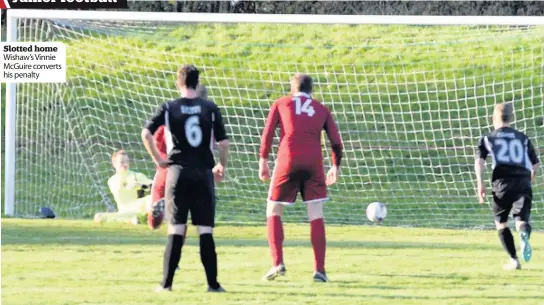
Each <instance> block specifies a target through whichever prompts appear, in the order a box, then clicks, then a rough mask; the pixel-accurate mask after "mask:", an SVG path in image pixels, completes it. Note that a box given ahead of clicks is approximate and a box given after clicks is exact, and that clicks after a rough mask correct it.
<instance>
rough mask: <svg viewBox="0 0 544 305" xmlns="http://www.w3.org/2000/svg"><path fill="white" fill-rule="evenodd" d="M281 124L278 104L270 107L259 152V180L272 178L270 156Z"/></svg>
mask: <svg viewBox="0 0 544 305" xmlns="http://www.w3.org/2000/svg"><path fill="white" fill-rule="evenodd" d="M279 123H280V114H279V111H278V105H277V103H276V102H274V103H273V104H272V106H270V111H269V112H268V117H267V119H266V123H265V125H264V129H263V134H262V137H261V148H260V150H259V157H260V158H259V178H261V180H263V181H264V180H268V179H269V178H270V168H269V167H268V156H269V155H270V151H271V150H272V141H273V140H274V132H275V130H276V128H277V127H278V124H279Z"/></svg>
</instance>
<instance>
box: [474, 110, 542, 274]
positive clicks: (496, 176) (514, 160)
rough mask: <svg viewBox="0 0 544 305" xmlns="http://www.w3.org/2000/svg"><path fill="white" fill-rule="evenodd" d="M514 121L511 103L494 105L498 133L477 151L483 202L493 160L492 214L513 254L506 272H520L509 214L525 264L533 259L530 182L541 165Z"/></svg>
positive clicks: (493, 134)
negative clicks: (489, 161) (489, 162)
mask: <svg viewBox="0 0 544 305" xmlns="http://www.w3.org/2000/svg"><path fill="white" fill-rule="evenodd" d="M513 119H514V108H513V105H512V104H511V103H502V104H498V105H496V106H495V110H494V112H493V126H494V128H495V130H494V131H493V132H491V133H490V134H489V135H486V136H484V137H482V138H481V139H480V141H479V143H478V147H477V149H476V163H475V170H476V178H477V180H478V197H479V199H480V203H484V199H485V194H486V191H485V186H484V180H483V172H484V165H485V159H486V158H487V156H488V155H490V156H491V157H492V159H493V172H492V178H491V181H492V182H491V184H492V194H493V214H494V216H495V225H496V227H497V230H498V232H499V239H500V240H501V243H502V245H503V247H504V249H505V250H506V252H507V253H508V255H510V258H511V259H510V262H509V263H508V264H506V265H505V266H504V268H505V269H506V270H515V269H521V264H520V262H519V259H518V257H517V254H516V247H515V245H514V237H513V236H512V232H511V231H510V229H509V228H508V216H509V214H510V212H512V215H513V216H514V219H515V222H516V230H517V231H518V232H519V234H520V240H521V241H520V242H521V252H522V253H523V258H524V260H525V261H529V260H530V259H531V255H532V250H531V245H530V244H529V237H530V236H531V225H530V223H529V219H530V216H531V203H532V199H533V192H532V188H531V183H532V181H533V180H534V177H535V173H536V169H537V167H538V165H539V160H538V156H537V154H536V152H535V149H534V147H533V145H532V144H531V141H530V140H529V138H528V137H527V136H526V135H525V134H524V133H522V132H520V131H517V130H515V129H514V128H512V127H510V123H511V122H512V121H513Z"/></svg>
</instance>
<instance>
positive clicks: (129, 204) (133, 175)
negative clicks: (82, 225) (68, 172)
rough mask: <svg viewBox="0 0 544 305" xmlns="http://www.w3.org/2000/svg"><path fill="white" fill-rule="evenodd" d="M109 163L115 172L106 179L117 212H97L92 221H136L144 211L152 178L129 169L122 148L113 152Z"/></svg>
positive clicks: (126, 156)
mask: <svg viewBox="0 0 544 305" xmlns="http://www.w3.org/2000/svg"><path fill="white" fill-rule="evenodd" d="M111 163H112V166H113V168H114V169H115V174H114V175H113V176H112V177H111V178H110V179H109V180H108V187H109V189H110V192H111V194H112V195H113V198H114V199H115V203H116V204H117V212H104V213H97V214H96V215H95V216H94V221H95V222H112V221H113V222H117V221H121V222H131V223H138V216H139V215H144V214H145V213H146V206H147V205H148V204H149V200H150V197H149V191H150V189H151V186H152V184H153V180H151V179H149V178H148V177H147V176H145V175H144V174H142V173H138V172H134V171H131V170H130V169H129V157H128V154H127V153H126V152H125V151H124V150H118V151H116V152H114V153H113V155H112V157H111Z"/></svg>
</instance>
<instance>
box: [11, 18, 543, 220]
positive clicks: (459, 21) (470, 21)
mask: <svg viewBox="0 0 544 305" xmlns="http://www.w3.org/2000/svg"><path fill="white" fill-rule="evenodd" d="M20 18H36V19H67V20H70V19H72V20H73V19H76V20H116V21H160V22H177V23H179V22H186V23H271V24H272V23H276V24H376V25H392V24H396V25H483V26H485V25H489V26H493V25H495V26H501V25H506V26H508V25H512V26H522V25H523V26H530V25H544V17H534V16H531V17H523V16H521V17H520V16H507V17H505V16H378V15H287V14H279V15H274V14H213V13H166V12H165V13H159V12H128V11H70V10H26V9H21V10H8V11H7V42H16V41H17V21H18V19H20ZM16 107H17V85H16V84H15V83H8V84H6V121H5V124H6V128H5V143H4V145H5V180H4V181H5V182H4V192H5V193H4V213H5V215H7V216H14V215H15V178H16V159H17V150H16V135H17V133H16V132H17V131H16V120H17V118H16V113H17V112H16Z"/></svg>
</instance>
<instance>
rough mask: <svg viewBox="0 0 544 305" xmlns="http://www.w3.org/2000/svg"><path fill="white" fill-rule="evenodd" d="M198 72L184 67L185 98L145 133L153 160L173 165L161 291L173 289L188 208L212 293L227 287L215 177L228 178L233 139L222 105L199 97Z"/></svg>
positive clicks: (166, 108)
mask: <svg viewBox="0 0 544 305" xmlns="http://www.w3.org/2000/svg"><path fill="white" fill-rule="evenodd" d="M199 74H200V73H199V71H198V70H197V69H196V68H195V67H194V66H193V65H184V66H183V67H181V68H180V69H179V70H178V72H177V87H178V89H179V90H180V93H181V98H178V99H175V100H172V101H169V102H166V103H165V104H163V105H162V106H161V107H160V108H159V109H158V110H157V112H156V113H155V114H154V115H153V117H152V118H151V120H149V121H148V122H147V124H146V125H145V128H144V129H143V131H142V140H143V142H144V145H145V147H146V149H147V151H148V152H149V154H150V155H151V157H152V158H153V161H154V162H155V163H156V164H157V165H158V166H160V167H163V168H166V167H167V168H168V173H167V177H166V190H165V199H166V218H167V221H168V241H167V243H166V249H165V251H164V265H163V280H162V282H161V285H160V287H158V288H157V291H165V290H172V282H173V279H174V273H175V271H176V266H177V265H178V263H179V261H180V258H181V248H182V247H183V241H184V237H183V233H184V232H186V230H185V227H186V225H187V218H188V213H189V212H191V219H192V222H193V225H196V226H197V228H198V233H199V234H200V258H201V260H202V264H203V265H204V269H205V271H206V278H207V280H208V291H209V292H224V291H225V290H224V289H223V288H222V287H221V285H220V284H219V283H218V282H217V254H216V252H215V242H214V239H213V236H212V231H213V227H214V225H215V223H214V222H215V185H214V180H215V181H221V180H223V177H224V173H225V167H226V165H227V156H228V146H229V142H228V139H227V134H226V132H225V126H224V124H223V119H222V117H221V112H220V111H219V108H218V107H217V105H216V104H215V103H213V102H211V101H208V100H205V99H201V98H199V94H198V92H197V90H196V89H197V86H198V84H199ZM161 125H164V126H165V137H166V143H167V144H166V146H167V152H168V159H167V160H166V159H164V158H162V157H161V155H160V154H159V151H158V149H157V147H156V145H155V143H154V141H153V133H155V131H156V130H157V129H158V128H159V127H160V126H161ZM215 141H217V142H218V150H219V163H217V164H214V157H213V147H214V145H213V144H214V142H215ZM214 178H215V179H214Z"/></svg>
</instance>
